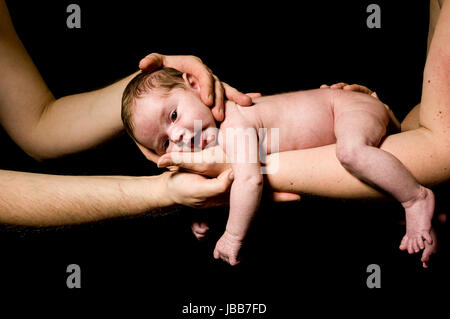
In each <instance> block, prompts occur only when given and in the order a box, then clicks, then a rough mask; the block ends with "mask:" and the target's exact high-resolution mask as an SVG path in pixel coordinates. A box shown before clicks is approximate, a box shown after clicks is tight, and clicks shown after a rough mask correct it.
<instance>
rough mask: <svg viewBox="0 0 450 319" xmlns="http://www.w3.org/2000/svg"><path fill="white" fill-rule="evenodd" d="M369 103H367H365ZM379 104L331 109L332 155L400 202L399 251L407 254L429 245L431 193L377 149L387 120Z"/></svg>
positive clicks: (357, 175)
mask: <svg viewBox="0 0 450 319" xmlns="http://www.w3.org/2000/svg"><path fill="white" fill-rule="evenodd" d="M369 104H370V103H369ZM386 116H387V115H385V109H384V106H383V105H382V104H381V103H379V104H378V103H375V101H374V103H373V105H361V104H358V103H355V104H352V105H348V106H346V107H345V108H342V110H338V112H336V110H335V134H336V139H337V142H336V155H337V157H338V159H339V161H340V162H341V164H342V165H343V166H344V168H346V169H347V170H348V171H349V172H350V173H352V174H353V175H354V176H356V177H358V178H359V179H361V180H362V181H364V182H366V183H368V184H371V185H374V186H376V187H378V188H380V189H382V190H384V191H386V192H387V193H389V194H391V195H392V196H393V197H394V198H395V199H397V200H398V201H399V202H400V203H402V205H403V207H404V208H405V212H406V235H405V236H404V238H403V240H402V243H401V245H400V249H402V250H405V249H408V252H409V253H413V252H419V250H420V249H424V247H425V246H424V242H423V239H425V240H426V241H427V242H429V243H430V244H431V243H432V238H431V236H430V230H431V219H432V217H433V212H434V195H433V192H432V191H431V190H429V189H427V188H425V187H423V186H421V185H420V184H418V183H417V181H416V180H415V179H414V177H413V176H412V175H411V173H410V172H409V171H408V170H407V169H406V167H405V166H403V164H402V163H401V162H400V161H399V160H398V159H397V158H396V157H394V156H393V155H392V154H390V153H388V152H385V151H383V150H381V149H379V148H378V147H377V146H378V144H379V143H380V140H381V138H382V137H383V135H384V134H385V132H386V125H387V119H386Z"/></svg>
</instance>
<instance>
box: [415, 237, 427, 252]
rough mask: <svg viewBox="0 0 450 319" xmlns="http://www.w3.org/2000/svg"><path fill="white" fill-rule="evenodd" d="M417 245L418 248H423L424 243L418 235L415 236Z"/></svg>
mask: <svg viewBox="0 0 450 319" xmlns="http://www.w3.org/2000/svg"><path fill="white" fill-rule="evenodd" d="M417 245H418V246H419V248H420V250H423V249H425V244H424V242H423V239H422V236H419V238H417Z"/></svg>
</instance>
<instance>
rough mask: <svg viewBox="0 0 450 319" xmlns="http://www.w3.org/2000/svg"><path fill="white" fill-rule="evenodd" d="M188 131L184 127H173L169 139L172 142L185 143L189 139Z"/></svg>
mask: <svg viewBox="0 0 450 319" xmlns="http://www.w3.org/2000/svg"><path fill="white" fill-rule="evenodd" d="M189 136H190V133H189V131H188V130H186V129H184V128H179V129H177V128H174V129H173V130H172V134H171V135H170V140H171V141H172V142H173V143H176V144H180V143H182V142H184V143H187V142H188V141H189V140H190V137H189Z"/></svg>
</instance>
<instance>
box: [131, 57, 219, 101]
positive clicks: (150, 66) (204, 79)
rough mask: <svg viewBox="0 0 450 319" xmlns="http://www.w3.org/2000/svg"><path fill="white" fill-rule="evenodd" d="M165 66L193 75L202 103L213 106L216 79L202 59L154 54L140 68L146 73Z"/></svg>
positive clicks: (144, 59)
mask: <svg viewBox="0 0 450 319" xmlns="http://www.w3.org/2000/svg"><path fill="white" fill-rule="evenodd" d="M163 66H165V67H170V68H174V69H176V70H179V71H181V72H185V73H189V74H192V75H193V76H194V77H195V78H196V79H197V80H198V81H199V85H200V97H201V99H202V101H203V102H204V103H205V104H206V105H209V106H212V104H213V102H214V92H213V87H214V78H213V74H212V72H211V70H210V69H209V68H208V67H207V66H206V65H205V64H203V62H202V60H200V58H198V57H196V56H192V55H162V54H158V53H152V54H149V55H147V56H146V57H145V58H143V59H142V60H141V61H140V62H139V68H140V69H141V70H143V71H146V72H152V71H154V70H156V69H158V68H160V67H163Z"/></svg>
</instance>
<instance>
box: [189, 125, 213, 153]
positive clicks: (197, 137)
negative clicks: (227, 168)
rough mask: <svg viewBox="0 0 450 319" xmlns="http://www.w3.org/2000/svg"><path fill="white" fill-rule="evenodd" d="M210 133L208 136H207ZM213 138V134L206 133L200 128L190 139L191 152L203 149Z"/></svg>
mask: <svg viewBox="0 0 450 319" xmlns="http://www.w3.org/2000/svg"><path fill="white" fill-rule="evenodd" d="M208 135H210V136H208ZM214 140H215V136H213V135H211V134H207V133H206V130H200V131H198V132H197V133H195V134H194V137H192V139H191V152H198V151H201V150H203V149H204V148H205V147H206V146H208V144H209V143H211V142H212V141H214Z"/></svg>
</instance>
